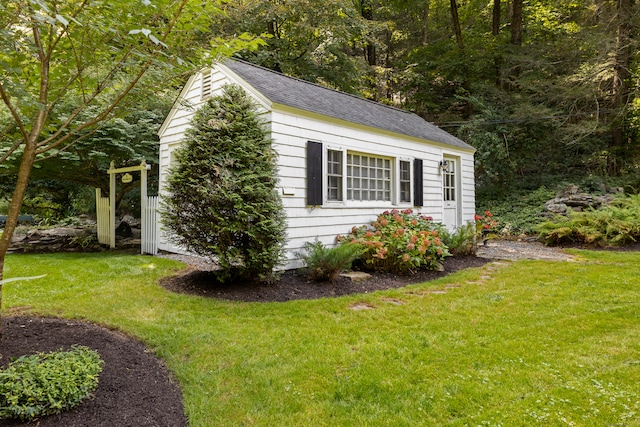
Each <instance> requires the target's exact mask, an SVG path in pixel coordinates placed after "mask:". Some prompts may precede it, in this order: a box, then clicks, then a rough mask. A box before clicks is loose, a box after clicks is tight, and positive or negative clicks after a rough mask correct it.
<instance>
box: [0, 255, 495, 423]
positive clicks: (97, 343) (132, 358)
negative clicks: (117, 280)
mask: <svg viewBox="0 0 640 427" xmlns="http://www.w3.org/2000/svg"><path fill="white" fill-rule="evenodd" d="M488 261H489V260H488V259H484V258H477V257H451V258H448V259H447V260H446V261H445V263H444V271H428V272H419V273H416V274H413V275H408V276H397V275H390V274H374V275H372V277H371V279H369V280H367V281H365V282H352V281H351V280H349V279H345V278H340V279H339V280H338V281H336V282H334V283H318V282H309V281H308V280H307V279H306V278H305V277H304V276H302V275H300V274H299V273H296V272H294V271H289V272H286V273H285V274H283V275H282V277H281V279H280V280H279V282H277V283H273V284H270V285H256V284H248V283H234V284H231V285H225V286H221V285H218V284H216V282H215V281H213V280H212V278H211V275H210V273H206V272H202V271H198V270H195V268H194V267H189V268H187V269H186V270H184V271H182V272H180V273H178V274H176V275H174V276H171V277H168V278H165V279H163V280H162V281H161V284H162V285H163V286H164V287H166V288H167V289H169V290H171V291H173V292H180V293H188V294H194V295H201V296H203V297H211V298H220V299H225V300H235V301H263V302H268V301H289V300H294V299H316V298H326V297H336V296H340V295H347V294H353V293H367V292H373V291H377V290H382V289H390V288H398V287H402V286H406V285H407V284H410V283H418V282H424V281H428V280H433V279H436V278H438V277H442V276H445V275H447V274H449V273H452V272H454V271H458V270H461V269H464V268H468V267H478V266H481V265H483V264H485V263H487V262H488ZM2 327H3V331H2V336H1V337H0V355H1V357H0V365H2V366H5V365H6V364H7V363H8V362H9V361H10V360H11V358H13V357H18V356H21V355H26V354H33V353H36V352H48V351H54V350H59V349H61V348H63V349H65V350H67V349H69V348H70V347H71V345H73V344H78V345H85V346H87V347H89V348H92V349H94V350H96V351H98V353H100V356H101V357H102V359H103V360H104V361H105V366H104V370H103V372H102V373H101V374H100V378H99V384H98V389H97V391H96V392H95V396H94V397H93V398H92V399H90V400H87V401H85V402H83V403H81V404H80V405H79V406H78V407H76V408H74V409H72V410H71V411H69V412H65V413H62V414H60V415H51V416H47V417H44V418H42V419H40V420H36V421H35V422H33V423H27V424H24V423H20V422H17V421H16V422H7V421H0V426H14V427H15V426H41V427H46V426H56V427H62V426H64V427H75V426H78V427H80V426H83V427H84V426H92V427H100V426H105V427H107V426H109V427H112V426H118V427H128V426H131V427H133V426H136V427H144V426H154V427H160V426H167V427H169V426H170V427H180V426H186V425H187V420H186V418H185V416H184V411H183V406H182V397H181V392H180V389H179V388H178V385H177V383H176V381H175V380H173V378H172V376H171V374H170V372H169V371H168V370H167V369H166V367H165V366H164V365H163V364H162V362H161V361H160V360H159V359H157V358H156V357H155V356H154V355H153V354H151V353H149V350H148V349H146V348H145V346H144V345H143V344H141V343H140V342H138V341H136V340H132V339H130V338H128V337H126V336H124V335H123V334H120V333H116V332H113V331H110V330H107V329H105V328H102V327H99V326H95V325H91V324H88V323H84V322H77V321H69V320H63V319H50V318H46V319H41V318H30V317H8V318H5V319H2Z"/></svg>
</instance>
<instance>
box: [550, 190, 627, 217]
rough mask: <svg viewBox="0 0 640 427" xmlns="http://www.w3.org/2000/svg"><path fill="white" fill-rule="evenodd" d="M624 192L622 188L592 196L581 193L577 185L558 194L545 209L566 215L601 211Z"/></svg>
mask: <svg viewBox="0 0 640 427" xmlns="http://www.w3.org/2000/svg"><path fill="white" fill-rule="evenodd" d="M621 192H623V190H622V189H620V188H613V189H608V191H607V193H605V194H590V193H585V192H582V191H580V188H579V187H578V186H577V185H573V184H571V185H569V186H567V187H566V188H565V189H563V190H562V191H560V192H558V194H557V195H556V197H555V198H553V199H551V200H549V201H547V202H546V203H545V205H544V208H545V210H546V211H547V212H550V213H553V214H565V213H567V211H568V210H572V211H575V212H581V211H584V210H586V209H599V208H600V207H602V206H606V205H608V204H609V203H611V201H612V200H613V199H614V198H615V196H616V194H619V193H621Z"/></svg>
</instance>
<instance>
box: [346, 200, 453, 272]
mask: <svg viewBox="0 0 640 427" xmlns="http://www.w3.org/2000/svg"><path fill="white" fill-rule="evenodd" d="M340 240H346V241H348V242H354V243H359V244H361V245H362V246H364V247H365V248H366V252H364V254H363V255H362V259H363V261H364V264H365V268H369V269H372V270H379V271H388V272H393V273H406V272H409V271H412V270H417V269H425V270H435V269H437V268H439V267H440V265H441V264H440V263H441V261H442V260H444V258H445V257H446V256H448V255H450V253H449V250H448V248H447V246H446V245H445V244H444V243H443V242H442V239H441V238H440V231H439V229H438V226H437V225H436V224H434V223H433V221H432V218H431V217H427V216H424V215H416V214H414V213H413V211H412V210H411V209H405V210H403V211H399V210H397V209H394V210H392V211H385V212H383V213H382V214H380V215H378V218H377V219H376V220H375V221H373V222H371V226H370V227H369V226H366V225H364V226H362V227H359V228H358V227H354V228H353V229H352V230H351V234H349V235H348V236H347V237H346V238H340Z"/></svg>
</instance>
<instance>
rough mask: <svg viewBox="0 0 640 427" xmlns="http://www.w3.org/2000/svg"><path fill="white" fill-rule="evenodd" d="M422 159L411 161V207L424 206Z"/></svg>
mask: <svg viewBox="0 0 640 427" xmlns="http://www.w3.org/2000/svg"><path fill="white" fill-rule="evenodd" d="M423 185H424V184H423V177H422V159H414V160H413V205H414V206H424V190H423Z"/></svg>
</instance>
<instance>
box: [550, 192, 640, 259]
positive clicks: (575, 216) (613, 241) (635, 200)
mask: <svg viewBox="0 0 640 427" xmlns="http://www.w3.org/2000/svg"><path fill="white" fill-rule="evenodd" d="M537 230H538V232H539V236H540V238H541V239H543V240H544V241H545V242H546V243H547V244H561V243H585V244H590V245H598V246H608V245H623V244H626V243H632V242H638V241H639V240H640V195H634V196H631V197H626V198H619V199H617V200H615V201H614V202H613V203H611V204H610V205H608V206H605V207H604V208H602V209H597V210H596V209H590V210H587V211H584V212H573V211H571V212H569V213H568V215H566V216H565V215H556V216H555V217H554V218H553V220H550V221H545V222H543V223H542V224H540V225H538V227H537Z"/></svg>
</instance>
